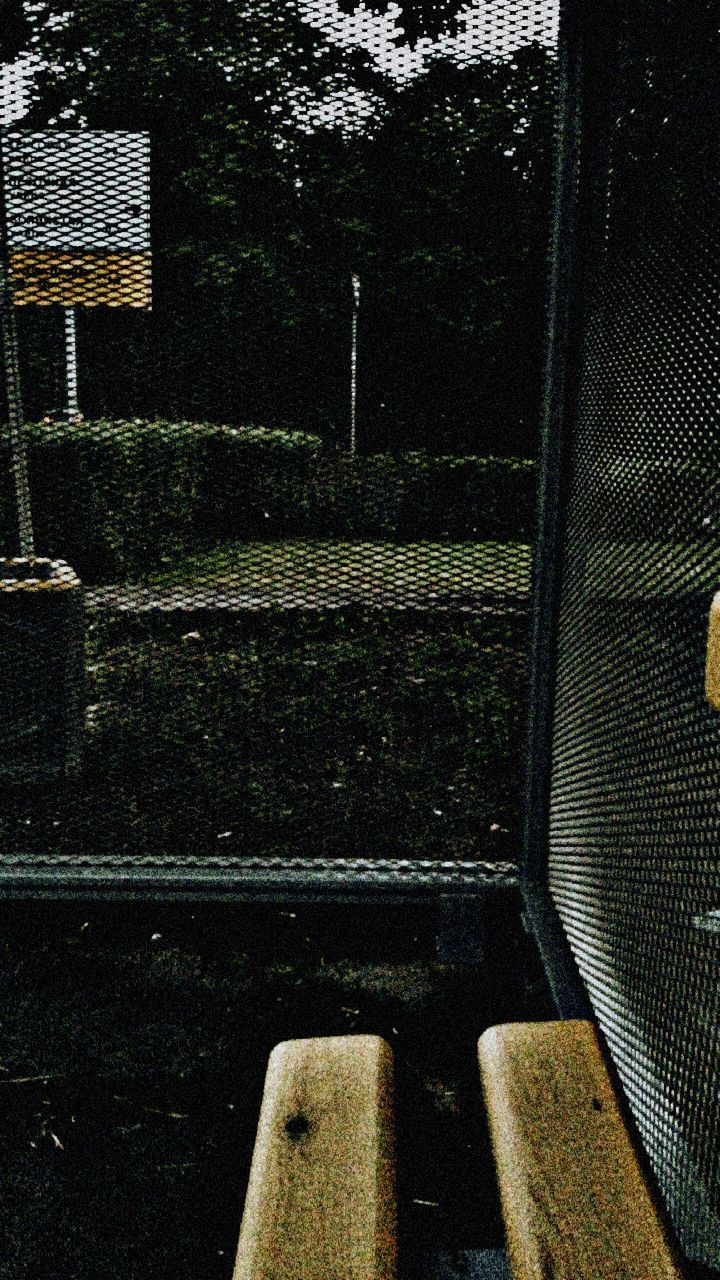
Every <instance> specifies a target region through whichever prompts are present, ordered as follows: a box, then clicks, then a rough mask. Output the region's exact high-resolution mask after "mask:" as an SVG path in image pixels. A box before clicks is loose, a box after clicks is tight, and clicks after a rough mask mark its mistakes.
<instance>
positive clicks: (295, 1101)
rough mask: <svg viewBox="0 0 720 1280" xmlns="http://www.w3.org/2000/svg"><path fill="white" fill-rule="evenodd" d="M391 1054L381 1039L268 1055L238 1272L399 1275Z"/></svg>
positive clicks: (361, 1279) (325, 1042) (349, 1279)
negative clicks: (396, 1267) (397, 1264)
mask: <svg viewBox="0 0 720 1280" xmlns="http://www.w3.org/2000/svg"><path fill="white" fill-rule="evenodd" d="M395 1259H396V1209H395V1154H394V1127H393V1067H392V1054H391V1052H390V1049H389V1048H388V1046H387V1045H386V1044H385V1042H384V1041H383V1040H380V1039H379V1038H378V1037H377V1036H336V1037H329V1038H326V1039H314V1040H290V1041H287V1042H286V1043H284V1044H280V1045H278V1046H277V1047H276V1048H275V1049H274V1050H273V1052H272V1054H271V1055H270V1061H269V1063H268V1070H267V1076H266V1079H265V1092H264V1096H263V1103H262V1108H261V1112H260V1120H259V1123H258V1131H257V1138H256V1142H255V1152H254V1155H253V1162H252V1169H251V1172H250V1180H249V1184H248V1190H247V1196H246V1200H245V1211H244V1214H243V1221H242V1227H241V1231H240V1243H239V1246H238V1255H237V1262H236V1266H235V1272H234V1280H394V1276H395Z"/></svg>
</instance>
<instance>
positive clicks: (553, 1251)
mask: <svg viewBox="0 0 720 1280" xmlns="http://www.w3.org/2000/svg"><path fill="white" fill-rule="evenodd" d="M479 1056H480V1069H481V1076H482V1082H483V1089H484V1093H485V1101H486V1105H487V1112H488V1118H489V1122H490V1133H491V1137H492V1143H493V1149H494V1153H495V1163H496V1168H497V1175H498V1183H499V1187H500V1198H501V1201H502V1207H503V1217H504V1220H505V1230H506V1236H507V1244H508V1250H509V1254H510V1264H511V1269H512V1274H513V1278H514V1280H551V1278H552V1280H679V1276H680V1273H679V1271H678V1270H677V1268H676V1265H675V1263H674V1261H673V1257H672V1254H671V1250H670V1248H669V1245H668V1242H667V1239H666V1236H665V1233H664V1231H663V1228H662V1225H661V1222H660V1219H659V1216H658V1213H657V1212H656V1209H655V1206H654V1204H653V1201H652V1198H651V1195H650V1192H649V1190H648V1188H647V1185H646V1183H645V1179H644V1178H643V1175H642V1172H641V1169H640V1165H639V1163H638V1160H637V1157H636V1155H635V1152H634V1150H633V1146H632V1143H631V1140H630V1137H629V1134H628V1131H627V1128H626V1126H625V1123H624V1120H623V1118H622V1115H621V1113H620V1110H619V1108H618V1103H617V1099H616V1096H615V1092H614V1089H613V1086H612V1083H611V1081H610V1077H609V1075H608V1072H607V1069H606V1067H605V1064H604V1061H603V1057H602V1053H601V1050H600V1045H599V1043H598V1039H597V1036H596V1034H595V1031H594V1028H593V1026H592V1025H591V1023H589V1022H548V1023H531V1024H518V1025H509V1026H501V1027H494V1028H492V1029H491V1030H489V1031H486V1032H485V1034H484V1035H483V1036H482V1037H481V1038H480V1042H479Z"/></svg>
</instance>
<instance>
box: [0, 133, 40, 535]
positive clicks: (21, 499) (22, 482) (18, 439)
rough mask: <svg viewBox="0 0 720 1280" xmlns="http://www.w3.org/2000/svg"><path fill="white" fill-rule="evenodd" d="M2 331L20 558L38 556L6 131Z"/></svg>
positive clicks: (0, 200)
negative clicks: (22, 383)
mask: <svg viewBox="0 0 720 1280" xmlns="http://www.w3.org/2000/svg"><path fill="white" fill-rule="evenodd" d="M0 330H1V333H2V347H3V362H4V366H5V385H6V391H7V407H8V425H9V428H10V455H11V458H12V468H13V477H14V480H15V499H16V502H17V514H18V533H19V537H20V554H21V555H23V556H34V555H35V539H34V536H33V526H32V513H31V508H30V480H29V477H28V465H27V448H26V442H25V421H24V417H23V408H22V395H21V388H20V361H19V355H18V335H17V323H16V320H15V306H14V302H13V291H12V275H11V271H10V247H9V239H8V226H7V210H6V206H5V148H4V141H3V130H2V129H0Z"/></svg>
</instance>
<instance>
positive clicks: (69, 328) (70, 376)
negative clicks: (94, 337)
mask: <svg viewBox="0 0 720 1280" xmlns="http://www.w3.org/2000/svg"><path fill="white" fill-rule="evenodd" d="M65 375H66V385H67V417H68V422H74V421H75V419H76V418H78V417H79V416H80V408H79V406H78V398H77V333H76V329H75V308H74V307H66V308H65Z"/></svg>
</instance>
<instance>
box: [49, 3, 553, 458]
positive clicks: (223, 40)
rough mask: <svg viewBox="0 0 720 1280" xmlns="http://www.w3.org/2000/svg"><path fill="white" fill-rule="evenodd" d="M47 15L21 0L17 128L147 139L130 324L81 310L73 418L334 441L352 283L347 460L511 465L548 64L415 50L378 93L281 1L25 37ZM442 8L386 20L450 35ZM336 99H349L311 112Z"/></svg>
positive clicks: (543, 149) (162, 11)
mask: <svg viewBox="0 0 720 1280" xmlns="http://www.w3.org/2000/svg"><path fill="white" fill-rule="evenodd" d="M347 7H349V8H350V9H351V10H352V11H353V12H356V11H357V5H355V4H349V5H348V6H347ZM377 7H382V5H381V4H380V5H379V6H377ZM51 8H52V6H45V9H46V10H47V12H45V10H44V9H43V7H42V6H39V7H38V6H36V7H35V9H34V15H33V22H34V25H35V29H36V39H37V44H36V45H35V46H34V47H35V48H36V50H37V52H38V54H39V55H40V58H41V59H42V60H43V61H42V67H41V70H40V71H39V73H38V79H37V93H36V100H35V103H34V106H33V110H32V113H31V115H30V116H29V117H28V120H27V123H28V124H30V125H31V126H32V127H46V126H47V124H48V123H51V124H53V125H60V126H63V127H71V128H74V127H77V126H78V125H87V126H89V127H92V128H101V129H114V128H122V129H128V128H148V127H149V128H151V131H152V139H153V149H152V226H153V272H154V300H153V308H154V309H153V315H152V317H151V318H149V319H148V318H144V317H140V316H137V315H135V316H131V317H129V318H128V317H126V316H122V315H119V314H117V313H110V312H103V310H102V309H100V308H98V309H96V310H94V311H93V312H92V313H90V314H84V315H82V316H81V317H80V327H79V351H80V372H81V385H80V397H81V403H82V404H83V407H84V411H85V412H86V413H87V414H88V415H92V416H94V417H99V416H111V417H126V416H128V415H130V414H133V415H139V416H143V417H152V416H156V415H157V416H159V417H163V418H166V419H171V420H178V419H181V418H210V419H213V420H215V421H224V422H229V421H237V422H244V421H263V422H272V423H277V424H279V425H285V426H292V425H293V424H295V423H298V422H299V423H302V424H306V425H307V426H308V427H309V428H310V429H311V430H313V431H317V432H318V433H320V434H321V435H322V436H323V438H324V439H325V440H326V441H327V442H332V443H338V444H340V443H345V441H346V438H347V430H348V376H349V375H348V357H349V351H348V344H349V322H350V273H351V271H353V270H356V271H358V272H359V274H360V276H361V278H362V282H363V293H362V299H363V300H362V310H361V318H360V363H359V404H358V412H359V438H360V441H361V448H363V449H364V450H365V451H366V452H379V451H393V452H398V451H402V450H407V449H416V448H418V447H423V448H426V449H428V450H429V451H432V452H435V453H440V454H445V453H456V454H467V453H478V452H481V453H487V452H496V453H500V454H508V455H513V454H518V453H522V454H525V453H532V452H534V450H535V447H536V440H537V435H538V416H537V404H538V401H539V386H540V370H541V365H542V333H543V327H544V300H545V244H546V229H547V213H548V205H549V187H550V183H549V178H550V164H549V160H548V157H549V151H550V145H551V137H552V106H551V103H552V82H553V65H552V60H551V58H550V56H549V54H548V51H547V50H545V49H543V48H541V47H540V46H539V45H530V46H528V47H526V48H524V49H520V50H518V51H517V52H516V54H514V55H513V57H512V60H510V59H509V58H505V59H496V60H491V59H489V58H486V59H481V58H475V59H470V60H468V61H466V62H464V63H460V62H459V61H453V60H452V59H450V58H449V57H443V56H441V55H440V54H439V53H437V54H436V55H435V56H434V58H433V59H431V60H430V62H429V64H428V66H427V68H426V70H425V72H424V73H423V74H421V75H418V76H416V77H414V78H410V79H409V80H407V81H401V80H397V79H393V78H392V77H391V76H390V75H389V74H388V73H387V72H384V71H381V70H380V69H379V67H378V65H377V64H376V63H374V62H373V60H372V57H371V55H370V54H369V53H367V51H365V50H363V49H362V48H361V47H360V46H359V45H358V46H356V47H354V48H352V49H349V48H343V47H342V46H341V45H340V44H339V43H337V42H335V41H333V39H332V38H331V37H329V36H328V34H327V33H323V32H322V31H320V30H319V29H318V28H317V27H316V26H313V25H312V24H311V23H310V22H308V21H304V20H303V9H302V8H301V6H299V5H296V4H294V3H291V4H286V5H278V4H277V3H275V0H253V3H251V4H242V3H240V2H239V0H203V3H200V2H199V0H178V2H177V3H173V4H164V5H158V4H157V3H155V2H154V0H107V3H103V4H102V5H99V4H97V3H96V0H77V2H76V3H75V4H74V5H73V12H72V15H68V17H67V18H66V20H64V21H56V22H54V23H53V24H52V25H49V24H48V23H47V21H46V18H47V13H49V11H50V9H51ZM457 8H458V6H457V4H456V3H455V0H451V2H448V3H447V4H443V5H442V6H440V7H438V6H437V5H430V4H428V5H422V6H420V7H418V6H417V5H413V6H404V7H403V14H402V25H404V27H405V28H406V34H407V36H408V37H409V38H410V39H414V38H415V37H416V36H417V35H419V34H420V33H421V32H428V31H429V32H430V33H431V34H435V35H437V32H438V30H448V31H451V30H454V29H455V28H454V27H453V23H454V22H455V19H456V10H457ZM408 22H410V23H411V25H410V26H408ZM412 22H414V23H415V26H414V27H412ZM334 99H337V100H338V101H340V100H342V101H344V102H346V104H347V103H351V104H352V103H353V102H355V103H356V104H357V103H360V104H361V107H362V110H361V111H360V113H359V114H357V113H356V114H355V115H354V116H353V113H352V110H350V109H349V108H348V110H347V111H344V112H343V111H340V112H339V113H337V114H336V115H335V116H333V114H332V112H330V116H329V117H328V116H327V115H325V116H323V115H322V112H323V111H324V110H325V107H326V105H327V103H328V101H329V100H334ZM363 113H364V114H363ZM43 325H47V322H46V321H45V320H44V319H43V318H41V317H28V318H27V320H26V321H25V328H26V330H27V335H26V353H25V354H26V366H27V370H26V375H27V376H26V378H25V383H26V386H28V387H29V388H30V396H31V406H30V409H29V415H28V416H30V415H31V414H33V413H34V414H36V415H37V416H41V415H42V413H43V412H44V411H46V410H47V409H48V407H50V405H51V404H54V403H56V400H55V398H54V396H55V391H54V388H53V386H52V381H53V380H52V378H50V377H49V376H48V375H49V369H48V367H47V366H48V364H51V363H52V359H51V357H50V356H49V355H48V352H49V350H50V348H51V346H52V343H49V345H48V344H47V343H46V345H45V347H43V343H45V341H46V339H47V337H48V335H47V334H42V333H41V330H42V328H43ZM53 342H54V343H55V349H56V351H59V350H60V346H59V345H58V344H59V342H60V335H59V333H58V334H57V335H56V336H55V338H54V339H53ZM41 366H42V367H41ZM130 370H132V371H133V373H132V375H131V374H130V372H129V371H130ZM43 397H44V400H43ZM48 397H53V398H52V399H50V401H48Z"/></svg>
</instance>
